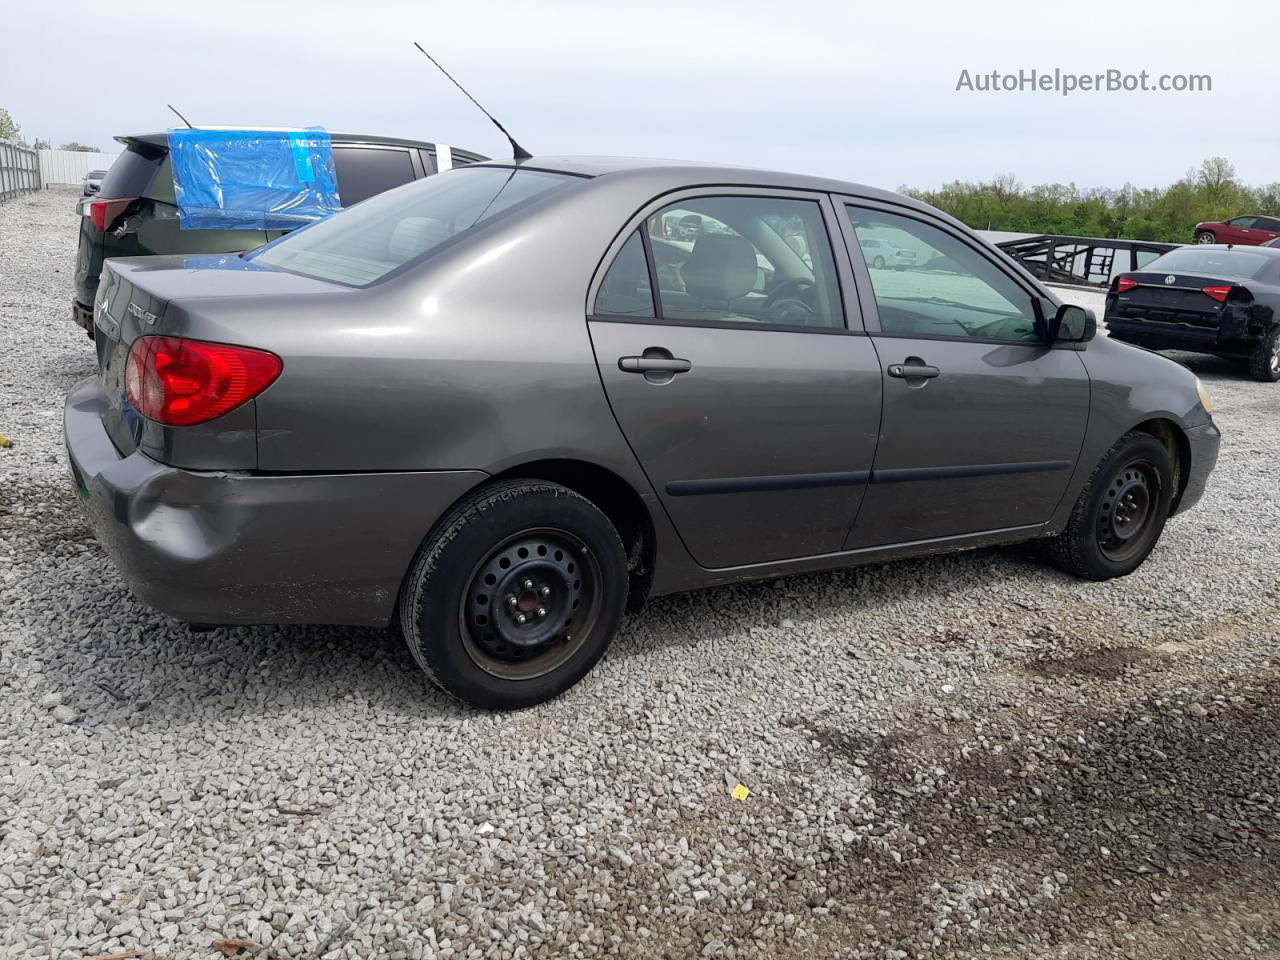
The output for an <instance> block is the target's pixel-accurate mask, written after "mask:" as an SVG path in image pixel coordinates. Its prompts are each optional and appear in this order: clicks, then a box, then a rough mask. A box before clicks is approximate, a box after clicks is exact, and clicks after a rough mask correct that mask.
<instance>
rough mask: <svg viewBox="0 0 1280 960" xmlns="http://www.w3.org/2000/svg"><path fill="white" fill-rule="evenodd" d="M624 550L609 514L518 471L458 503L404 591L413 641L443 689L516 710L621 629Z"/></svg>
mask: <svg viewBox="0 0 1280 960" xmlns="http://www.w3.org/2000/svg"><path fill="white" fill-rule="evenodd" d="M626 594H627V568H626V556H625V554H624V552H623V547H622V542H621V540H619V539H618V534H617V532H616V531H615V530H614V528H613V525H612V524H611V523H610V522H609V519H608V518H607V517H606V516H605V515H604V514H603V513H601V512H600V510H599V509H598V508H597V507H596V506H595V505H594V504H592V503H591V502H590V501H588V500H586V499H585V498H583V497H581V496H579V495H578V494H576V493H574V492H573V491H571V490H569V489H567V488H566V487H562V486H559V485H558V484H553V483H545V482H542V481H536V480H514V481H505V482H500V483H496V484H493V485H491V486H488V487H485V488H482V489H481V490H479V491H477V492H476V493H475V494H473V495H472V496H470V497H468V498H467V499H466V500H464V501H463V502H462V503H460V504H459V505H458V506H456V507H455V508H454V509H453V510H452V511H450V513H449V514H448V516H446V517H445V519H444V520H442V521H441V522H440V524H439V525H438V526H437V528H436V530H435V531H434V532H433V533H432V535H431V536H430V537H429V538H428V540H427V542H426V544H424V546H423V548H422V551H421V553H420V554H419V556H418V559H417V560H416V561H415V563H414V566H413V569H412V570H411V571H410V573H409V578H408V580H407V581H406V584H405V588H404V590H403V591H401V598H400V624H401V628H402V630H403V632H404V636H405V640H406V641H407V642H408V644H409V650H410V651H411V652H412V653H413V656H414V659H416V660H417V662H418V665H419V666H421V667H422V669H423V670H424V671H426V673H427V676H428V677H430V678H431V680H432V681H433V682H434V683H435V684H436V685H437V686H439V687H440V688H441V689H443V690H444V691H445V692H446V693H449V694H450V695H452V696H454V697H456V698H457V699H459V700H462V701H464V702H466V703H469V704H471V705H472V706H476V707H482V708H486V709H494V710H513V709H518V708H520V707H528V706H532V705H533V704H536V703H541V702H543V701H544V700H550V699H551V698H552V697H555V696H557V695H558V694H560V693H562V692H563V691H565V690H566V689H568V688H569V687H571V686H573V684H575V683H576V682H577V681H578V680H579V679H581V678H582V677H583V676H584V675H585V674H586V673H587V672H588V671H589V670H590V669H591V668H592V667H593V666H594V665H595V663H596V661H598V660H599V659H600V657H601V656H602V655H603V654H604V652H605V650H606V649H607V648H608V646H609V641H610V640H612V639H613V635H614V633H616V632H617V629H618V625H619V623H620V622H621V619H622V610H623V604H624V602H625V600H626Z"/></svg>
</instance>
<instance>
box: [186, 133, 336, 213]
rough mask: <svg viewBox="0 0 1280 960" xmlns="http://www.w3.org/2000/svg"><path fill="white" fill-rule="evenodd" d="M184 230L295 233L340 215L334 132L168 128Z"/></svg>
mask: <svg viewBox="0 0 1280 960" xmlns="http://www.w3.org/2000/svg"><path fill="white" fill-rule="evenodd" d="M169 157H170V159H171V162H172V164H173V189H174V193H175V194H176V195H177V199H178V217H179V221H180V225H181V227H182V229H183V230H244V229H247V230H292V229H293V228H294V227H300V226H303V225H304V224H307V223H311V222H312V221H315V220H322V219H324V218H325V217H327V216H329V215H331V214H334V213H337V212H338V210H340V209H342V204H341V202H340V200H339V199H338V178H337V175H336V174H335V173H334V168H333V148H332V145H331V144H330V142H329V134H328V133H327V132H326V131H324V130H323V129H321V128H319V127H308V128H307V129H306V130H201V129H199V128H196V129H193V130H170V131H169Z"/></svg>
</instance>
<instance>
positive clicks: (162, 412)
mask: <svg viewBox="0 0 1280 960" xmlns="http://www.w3.org/2000/svg"><path fill="white" fill-rule="evenodd" d="M283 369H284V364H283V363H281V361H280V358H279V357H277V356H276V355H275V354H274V353H268V352H267V351H266V350H254V349H252V348H250V347H234V346H231V345H230V344H226V343H205V342H204V341H203V340H183V339H180V338H178V337H139V338H138V339H137V340H135V341H134V343H133V348H132V349H131V350H130V351H129V363H128V366H127V367H126V368H125V390H126V391H127V393H128V396H129V403H131V404H132V405H133V407H134V409H135V410H137V411H138V413H140V414H142V415H143V416H144V417H146V418H147V419H148V420H155V421H157V422H158V423H164V424H168V425H169V426H171V427H188V426H191V425H192V424H196V423H204V422H206V421H208V420H212V419H214V417H220V416H222V415H223V414H224V413H230V412H231V411H232V410H234V409H235V408H236V407H238V406H240V404H242V403H244V402H245V401H247V400H251V399H253V398H254V397H256V396H257V395H258V394H260V393H261V392H262V391H263V390H265V389H267V387H269V386H271V384H272V382H273V381H274V380H275V379H276V377H278V376H280V371H281V370H283Z"/></svg>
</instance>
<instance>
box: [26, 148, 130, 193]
mask: <svg viewBox="0 0 1280 960" xmlns="http://www.w3.org/2000/svg"><path fill="white" fill-rule="evenodd" d="M37 152H38V153H39V154H40V176H41V178H42V179H43V180H44V182H45V185H46V186H50V185H53V184H59V183H69V184H73V185H78V184H79V183H80V181H81V180H83V179H84V175H85V174H86V173H88V172H89V171H90V170H107V169H110V167H111V164H113V163H115V159H116V157H118V156H119V154H116V153H80V152H79V151H76V150H39V151H37Z"/></svg>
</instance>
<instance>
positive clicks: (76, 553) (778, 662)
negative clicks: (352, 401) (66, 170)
mask: <svg viewBox="0 0 1280 960" xmlns="http://www.w3.org/2000/svg"><path fill="white" fill-rule="evenodd" d="M73 202H74V195H73V194H72V193H69V192H66V191H46V192H45V193H43V194H41V195H39V196H38V197H37V198H20V199H18V200H16V201H13V202H10V203H7V204H5V205H3V206H0V331H3V332H2V333H0V338H2V342H3V349H2V350H0V432H3V433H6V434H8V435H10V436H11V437H12V438H13V446H12V448H9V449H0V956H2V957H4V958H11V957H58V958H73V957H74V958H80V957H85V956H120V957H124V956H135V955H136V956H140V957H151V956H155V957H163V956H170V957H210V958H214V960H217V958H218V957H221V956H223V954H224V953H228V954H233V953H235V951H236V950H237V949H241V950H242V952H241V954H240V955H242V956H243V955H249V954H256V955H258V956H261V957H280V958H283V957H308V958H319V957H329V958H335V957H351V958H355V957H374V956H379V957H383V956H385V957H393V958H400V957H415V958H416V957H459V958H460V957H475V958H485V960H499V958H514V957H531V958H544V957H545V958H550V957H586V956H602V955H612V956H623V957H644V958H683V957H698V956H709V957H710V956H722V957H737V958H747V957H752V958H754V957H760V958H765V957H768V958H776V957H781V958H788V957H836V958H845V960H853V958H864V957H865V958H905V957H922V958H935V957H938V958H940V957H966V958H967V957H974V956H977V955H986V956H993V957H1010V958H1012V957H1052V958H1066V957H1071V958H1077V957H1108V958H1110V957H1135V958H1148V957H1149V958H1160V960H1169V958H1176V957H1223V958H1227V957H1230V958H1237V957H1240V956H1244V955H1258V956H1272V957H1274V956H1280V895H1278V894H1277V889H1278V888H1280V866H1278V865H1277V849H1276V848H1277V840H1278V839H1280V801H1278V800H1277V796H1280V723H1278V721H1280V627H1278V626H1277V616H1276V614H1277V608H1278V607H1280V600H1278V599H1277V590H1280V587H1278V585H1277V572H1276V571H1277V560H1278V559H1280V549H1278V547H1277V541H1276V531H1277V528H1278V523H1280V499H1278V498H1277V496H1276V493H1277V481H1276V474H1275V466H1274V465H1275V462H1276V460H1277V457H1280V387H1274V386H1267V385H1262V384H1258V383H1253V382H1249V381H1247V380H1245V379H1243V378H1242V377H1241V376H1240V375H1239V373H1238V371H1236V370H1234V369H1232V368H1231V367H1229V366H1227V365H1226V364H1223V363H1220V362H1218V361H1212V360H1203V359H1201V360H1193V361H1190V362H1191V363H1193V364H1194V366H1195V367H1196V368H1197V369H1198V371H1199V372H1200V374H1201V376H1202V377H1203V378H1204V379H1205V380H1206V381H1207V383H1208V384H1209V387H1210V390H1211V391H1212V392H1213V394H1214V396H1215V398H1216V400H1217V403H1218V408H1219V422H1220V424H1221V425H1222V427H1223V430H1224V432H1225V434H1226V437H1225V443H1224V448H1223V456H1222V460H1221V463H1220V465H1219V467H1218V470H1217V472H1216V474H1215V475H1214V478H1213V482H1212V486H1211V488H1210V490H1209V493H1208V495H1207V497H1206V499H1205V501H1204V502H1203V503H1202V505H1201V506H1200V507H1199V508H1198V509H1197V510H1195V511H1193V512H1191V513H1190V514H1188V515H1185V516H1183V517H1180V518H1178V519H1176V520H1174V521H1172V522H1171V523H1170V525H1169V527H1168V529H1167V531H1166V533H1165V536H1164V539H1163V540H1162V541H1161V543H1160V545H1159V547H1158V548H1157V550H1156V553H1155V554H1154V556H1153V557H1152V559H1151V560H1150V561H1149V562H1148V563H1147V564H1146V565H1145V566H1144V567H1143V568H1142V570H1140V571H1139V572H1138V573H1137V574H1135V575H1133V576H1131V577H1129V578H1127V579H1124V580H1121V581H1116V582H1112V583H1108V584H1100V585H1099V584H1083V583H1080V582H1077V581H1074V580H1071V579H1069V578H1067V577H1065V576H1063V575H1060V574H1058V573H1056V572H1054V571H1053V570H1051V569H1049V568H1048V567H1046V566H1044V565H1043V564H1041V563H1040V562H1039V561H1038V559H1037V558H1036V555H1035V553H1034V551H1032V550H1030V549H1025V548H1019V549H1012V550H994V551H982V552H977V553H968V554H962V555H953V556H946V557H941V558H936V559H927V560H918V561H907V562H902V563H898V564H895V565H886V566H877V567H870V568H864V569H861V570H856V571H846V572H838V573H831V574H822V575H814V576H803V577H796V578H792V579H787V580H781V581H777V582H773V583H764V584H757V585H750V586H741V587H735V588H730V589H720V590H713V591H707V592H703V593H699V594H695V595H688V596H682V597H675V598H669V599H663V600H659V601H656V602H654V603H653V604H651V605H650V606H649V607H648V609H647V610H646V611H645V612H644V613H643V614H641V615H639V616H636V617H632V618H631V619H629V620H628V621H627V622H626V624H625V626H624V630H623V633H622V635H621V636H620V637H619V638H618V640H617V642H616V643H615V645H614V648H613V650H612V652H611V653H610V655H609V656H608V657H607V658H606V660H605V661H604V662H603V663H602V664H601V665H600V667H599V668H597V670H596V671H595V673H594V674H593V675H591V676H590V677H589V678H587V680H586V681H584V682H583V683H582V684H580V685H579V686H578V687H577V688H576V689H574V690H572V691H571V692H570V693H568V694H567V695H566V696H564V697H563V698H561V699H560V700H559V701H557V702H555V703H551V704H547V705H545V706H542V707H539V708H536V709H533V710H529V711H526V712H523V713H520V714H516V715H487V714H481V713H475V712H471V711H468V710H465V709H462V708H460V707H458V706H456V705H454V704H453V703H451V702H449V701H447V700H445V699H443V698H442V697H441V696H440V695H438V694H437V693H436V692H434V691H433V689H432V688H431V687H430V686H429V685H428V684H427V683H426V682H425V681H424V680H423V678H422V677H421V675H420V674H419V673H418V671H417V670H416V669H415V667H414V665H413V662H412V660H411V658H410V656H409V654H408V652H407V651H406V650H404V649H403V648H402V646H401V645H400V644H399V643H398V642H396V641H395V640H393V639H392V638H391V637H390V636H388V635H385V634H382V633H380V632H376V631H359V630H349V629H333V628H324V629H315V628H270V627H264V628H252V629H248V628H239V629H220V630H215V631H213V632H210V633H204V634H193V633H190V632H188V631H187V630H186V629H185V628H184V627H182V626H179V625H177V624H175V623H173V622H171V621H169V620H167V619H165V618H164V617H161V616H159V615H157V614H155V613H152V612H151V611H149V610H147V609H145V608H144V607H142V606H140V605H139V604H138V603H136V602H135V601H134V600H133V599H132V598H131V597H130V596H129V594H128V593H127V592H126V591H125V590H124V589H123V588H122V587H121V586H120V584H119V582H118V580H117V577H116V575H115V573H114V571H113V570H112V568H111V566H110V564H109V563H108V561H107V559H106V558H105V556H104V555H103V553H102V551H101V550H100V549H99V548H98V546H97V545H96V543H95V542H94V540H93V539H92V538H91V536H90V535H89V533H88V531H87V529H86V527H85V526H84V524H83V523H82V521H81V518H80V515H79V513H78V511H77V503H76V500H75V497H74V495H73V493H72V491H71V487H70V483H69V481H68V479H67V475H66V467H65V465H64V457H63V452H62V449H61V441H60V436H59V418H60V408H61V401H62V396H63V394H64V393H65V391H66V390H67V389H68V387H70V385H71V384H72V383H74V382H75V381H76V380H78V379H80V378H82V377H84V376H86V375H88V374H89V373H90V372H91V370H92V368H93V351H92V349H91V347H90V344H89V342H88V341H87V340H86V338H85V337H84V335H83V334H82V333H80V332H79V331H78V330H77V328H75V327H74V326H73V325H72V324H71V322H70V320H69V317H68V296H69V284H70V278H71V273H72V260H73V256H74V251H75V236H76V235H75V216H74V214H73V211H72V208H73ZM739 783H741V784H744V785H745V786H746V787H748V788H749V789H750V791H751V793H750V796H748V797H747V798H746V799H743V800H738V799H735V798H734V797H733V796H732V795H731V790H732V789H733V788H734V787H735V786H736V785H737V784H739ZM228 941H230V942H228ZM235 941H243V943H236V942H235ZM215 942H217V943H218V945H219V946H221V947H222V950H218V949H217V948H216V947H215V946H214V944H215Z"/></svg>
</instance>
